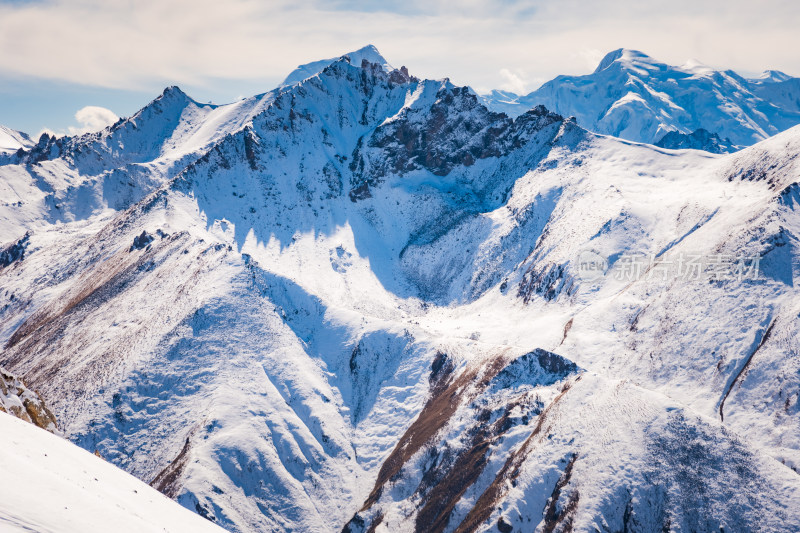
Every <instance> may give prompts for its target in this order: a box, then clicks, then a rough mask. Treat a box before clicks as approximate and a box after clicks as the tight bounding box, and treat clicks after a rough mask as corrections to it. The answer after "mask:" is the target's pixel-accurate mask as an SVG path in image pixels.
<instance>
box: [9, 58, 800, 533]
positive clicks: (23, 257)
mask: <svg viewBox="0 0 800 533" xmlns="http://www.w3.org/2000/svg"><path fill="white" fill-rule="evenodd" d="M352 56H353V54H348V55H346V57H344V58H342V59H339V60H336V61H334V62H332V63H330V64H328V65H327V66H325V67H324V68H323V69H322V70H321V71H319V72H317V73H315V74H313V75H311V76H310V77H307V78H304V79H302V81H298V82H297V83H292V84H290V85H286V86H283V87H281V88H279V89H276V90H275V91H272V92H269V93H266V94H264V95H259V96H256V97H253V98H251V99H247V100H244V101H242V102H237V103H236V104H231V105H228V106H207V105H201V104H198V103H196V102H194V101H193V100H191V99H190V98H189V97H188V96H186V95H185V94H183V93H182V92H180V91H179V90H178V89H176V88H170V89H168V90H166V91H165V93H164V94H163V95H161V96H160V97H159V98H157V99H156V100H154V101H153V102H152V103H150V104H149V105H148V106H146V107H145V108H144V109H143V110H142V111H140V112H139V113H138V114H137V115H135V116H134V117H131V118H129V119H123V120H121V121H120V122H119V123H118V124H115V125H114V126H111V127H109V128H107V129H106V130H104V131H102V132H99V133H97V134H89V135H84V136H82V137H77V138H64V139H55V140H54V139H50V138H44V139H42V140H40V142H39V143H38V144H37V145H36V146H35V147H33V148H32V149H30V150H28V151H26V152H25V153H23V154H20V155H19V156H17V157H15V158H14V159H13V160H11V159H9V160H7V161H6V163H5V164H4V165H2V166H0V183H2V187H3V188H4V189H3V198H4V199H5V198H8V200H6V201H5V202H4V203H3V204H2V205H0V221H2V225H0V228H2V230H3V237H2V239H3V240H4V241H5V242H6V244H5V245H4V246H3V253H4V254H5V255H3V256H2V257H5V258H7V260H4V262H3V266H2V268H0V287H2V288H1V289H0V298H2V302H1V303H0V342H2V343H3V350H2V352H0V365H2V366H4V367H7V368H9V370H10V371H12V372H15V373H18V374H21V375H23V376H25V379H26V382H27V383H28V384H29V385H30V386H31V387H33V388H35V389H36V390H38V391H39V393H40V394H41V395H42V397H43V398H44V399H45V400H46V401H47V403H48V405H50V406H51V408H52V410H53V411H54V413H55V414H56V417H57V419H58V420H59V424H60V427H61V429H62V431H63V432H64V434H65V435H66V436H67V437H68V438H69V439H70V440H72V441H73V442H74V443H76V444H78V445H79V446H81V447H83V448H85V449H87V450H90V451H94V450H98V452H99V453H100V454H101V455H102V456H103V457H105V458H107V459H108V460H109V461H110V462H112V463H114V464H115V465H118V466H120V467H122V468H124V469H125V470H127V471H128V472H130V473H132V474H133V475H135V476H136V477H138V478H139V479H142V480H145V481H147V482H148V483H150V484H151V485H152V486H154V487H156V488H158V489H159V490H160V491H161V492H163V493H164V494H166V495H168V496H170V497H172V498H174V499H176V500H177V501H178V502H180V503H181V504H182V505H184V506H185V507H187V508H189V509H191V510H193V511H196V512H197V513H199V514H201V515H202V516H205V517H207V518H209V519H211V520H214V521H215V522H216V523H217V524H219V525H221V526H223V527H224V528H227V529H230V530H233V531H242V532H244V531H273V530H302V531H339V530H342V528H344V529H345V530H347V531H353V532H354V531H411V530H424V531H502V532H507V531H527V530H538V531H549V532H552V531H566V530H570V529H572V530H576V531H583V530H601V531H602V530H610V531H625V530H628V531H653V530H675V531H712V530H713V531H720V530H722V529H724V530H725V531H786V530H795V529H800V475H799V474H798V472H800V427H798V417H797V414H798V409H800V405H798V401H799V399H798V397H799V396H800V358H798V356H797V354H798V353H800V345H798V339H797V335H796V332H797V330H798V326H800V324H798V320H800V318H798V317H800V304H799V303H798V302H800V299H799V298H798V296H799V295H798V293H797V290H798V289H797V287H798V281H800V280H799V279H798V275H800V261H799V260H798V254H797V246H798V242H797V235H800V216H799V214H798V210H797V209H798V207H797V206H798V205H800V188H798V187H799V186H798V184H797V176H798V174H799V173H800V166H798V165H800V163H798V161H800V159H798V158H797V153H798V152H799V151H800V129H799V128H794V129H791V130H789V131H786V132H784V133H782V134H779V135H776V136H775V137H773V138H770V139H768V140H766V141H763V142H761V143H758V144H756V145H755V146H752V147H750V148H747V149H744V150H742V151H740V152H737V153H735V154H730V155H714V154H708V153H704V152H700V151H692V150H688V151H673V150H668V149H662V148H658V147H654V146H648V145H642V144H637V143H631V142H628V141H624V140H620V139H616V138H613V137H606V136H602V135H596V134H593V133H590V132H588V131H586V130H584V129H582V128H581V127H579V125H578V124H576V122H575V121H573V120H570V119H566V118H564V117H563V116H561V115H558V114H556V113H553V112H550V111H548V110H547V109H545V108H544V107H538V108H534V109H532V110H530V111H527V112H526V113H523V114H520V115H519V116H517V117H516V118H514V119H512V118H509V117H508V116H507V115H505V114H500V113H494V112H492V111H490V110H489V109H487V108H486V107H485V106H484V105H482V103H481V101H480V100H479V99H478V98H477V97H476V96H475V94H474V92H473V91H472V90H470V89H469V88H466V87H457V86H454V85H452V84H451V83H449V82H448V81H447V80H419V79H417V78H415V77H412V76H410V75H408V73H407V72H406V71H401V70H389V71H387V68H386V67H385V64H384V63H385V62H380V63H370V62H369V61H366V62H365V61H361V62H358V61H354V60H353V59H352Z"/></svg>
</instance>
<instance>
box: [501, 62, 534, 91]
mask: <svg viewBox="0 0 800 533" xmlns="http://www.w3.org/2000/svg"><path fill="white" fill-rule="evenodd" d="M500 76H502V78H503V79H504V80H505V81H503V83H501V84H500V86H499V88H500V89H502V90H504V91H511V92H512V93H516V94H525V93H526V92H527V89H528V81H527V80H526V79H525V73H524V72H523V71H522V70H520V69H517V70H515V71H513V72H512V71H510V70H509V69H507V68H501V69H500Z"/></svg>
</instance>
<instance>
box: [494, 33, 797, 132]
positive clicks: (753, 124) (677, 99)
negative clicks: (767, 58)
mask: <svg viewBox="0 0 800 533" xmlns="http://www.w3.org/2000/svg"><path fill="white" fill-rule="evenodd" d="M798 96H800V79H798V78H790V77H789V76H787V75H786V74H783V73H781V72H776V71H767V72H765V74H764V76H762V77H761V78H757V79H745V78H743V77H742V76H739V75H738V74H736V73H735V72H733V71H731V70H725V71H718V70H714V69H712V68H710V67H708V66H705V65H703V64H702V63H699V62H697V61H690V62H687V63H686V64H684V65H682V66H671V65H666V64H664V63H661V62H659V61H657V60H655V59H654V58H652V57H649V56H647V55H645V54H643V53H642V52H639V51H636V50H628V49H619V50H615V51H613V52H610V53H609V54H608V55H606V56H605V57H604V58H603V60H602V61H601V62H600V64H599V65H598V67H597V68H596V69H595V71H594V72H593V73H591V74H587V75H584V76H558V77H556V78H555V79H553V80H551V81H549V82H547V83H545V84H544V85H542V86H541V87H540V88H539V89H537V90H535V91H533V92H531V93H529V94H527V95H524V96H518V95H515V94H513V93H509V92H501V91H495V92H492V93H490V94H488V95H485V96H484V97H483V100H484V102H485V103H486V104H487V105H488V106H489V107H490V108H491V109H494V110H497V111H502V112H505V113H507V114H509V115H510V116H517V115H518V114H520V113H522V112H524V111H526V110H527V109H530V108H532V107H534V106H536V105H544V106H545V107H547V108H548V109H551V110H553V111H555V112H556V113H559V114H561V115H564V116H574V117H576V118H577V121H578V124H580V125H581V126H583V127H584V128H587V129H589V130H591V131H596V132H598V133H603V134H607V135H614V136H616V137H621V138H623V139H628V140H632V141H638V142H646V143H655V142H656V141H658V140H659V139H661V138H662V137H664V135H666V134H667V133H668V132H671V131H677V132H680V133H684V134H690V133H692V132H693V131H695V130H698V129H700V128H702V129H705V130H708V131H709V132H711V133H716V134H717V135H719V136H720V137H721V138H723V139H724V138H730V139H731V141H733V143H734V144H735V145H738V146H740V147H741V146H749V145H752V144H754V143H756V142H758V141H760V140H763V139H766V138H767V137H770V136H772V135H775V134H776V133H778V132H781V131H784V130H786V129H788V128H791V127H792V126H795V125H797V124H800V104H798V102H800V100H798Z"/></svg>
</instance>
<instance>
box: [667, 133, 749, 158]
mask: <svg viewBox="0 0 800 533" xmlns="http://www.w3.org/2000/svg"><path fill="white" fill-rule="evenodd" d="M655 145H656V146H658V147H659V148H669V149H671V150H686V149H691V150H703V151H705V152H708V153H711V154H729V153H731V152H735V150H734V149H733V143H731V141H730V139H724V140H723V139H720V138H719V135H717V134H716V133H711V132H709V131H707V130H704V129H702V128H701V129H699V130H695V131H693V132H692V133H689V134H686V133H680V132H677V131H671V132H669V133H667V134H666V135H664V136H663V137H662V138H661V139H660V140H659V141H658V142H657V143H655Z"/></svg>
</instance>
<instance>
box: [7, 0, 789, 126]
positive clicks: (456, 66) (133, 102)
mask: <svg viewBox="0 0 800 533" xmlns="http://www.w3.org/2000/svg"><path fill="white" fill-rule="evenodd" d="M798 26H800V3H798V2H796V1H783V0H766V1H762V2H757V3H756V2H750V1H747V2H745V1H741V0H729V1H725V2H723V1H717V0H712V1H705V2H702V1H700V2H699V1H697V0H694V1H688V0H673V1H671V2H663V3H657V4H656V3H643V2H631V1H622V0H597V1H594V2H583V1H578V0H561V1H558V2H556V1H552V0H547V1H545V0H535V1H528V2H523V1H517V0H495V1H491V2H481V1H475V0H462V1H459V2H456V1H441V2H436V1H432V0H427V1H422V0H407V1H404V2H371V1H366V0H333V1H322V0H295V1H284V0H273V1H268V2H258V1H256V0H228V1H226V2H219V1H217V0H214V1H212V0H192V1H189V0H170V1H168V2H164V1H157V0H137V1H133V0H105V1H102V0H35V1H29V0H11V1H9V0H0V49H1V50H3V54H0V124H5V125H8V126H11V127H13V128H16V129H21V130H23V131H26V132H28V133H30V134H32V135H36V134H38V133H39V132H40V131H42V130H43V129H49V130H51V131H56V132H60V133H63V132H68V131H75V130H76V128H77V129H79V128H81V124H79V122H78V121H77V119H76V118H75V113H76V112H77V111H78V110H79V109H82V108H83V107H85V106H99V107H102V108H107V109H109V110H111V111H113V114H115V115H120V116H126V115H130V114H132V113H133V112H135V111H136V110H137V109H139V108H140V107H142V106H143V105H145V104H146V103H147V102H149V101H150V100H152V99H153V98H154V97H155V96H157V95H158V94H159V93H160V92H161V90H162V89H163V88H164V87H165V86H167V85H180V86H181V87H182V88H183V89H184V90H185V91H186V92H187V93H189V94H190V95H191V96H192V97H194V98H195V99H197V100H200V101H214V102H215V103H224V102H229V101H233V100H235V99H236V98H238V97H240V96H245V95H251V94H256V93H261V92H265V91H267V90H270V89H272V88H273V87H275V86H276V85H277V84H278V83H279V82H280V81H281V80H282V79H283V78H284V77H285V76H286V74H288V73H289V72H290V71H291V70H292V69H293V68H294V67H295V66H297V65H298V64H301V63H307V62H310V61H313V60H315V59H321V58H325V57H332V56H336V55H340V54H342V53H345V52H347V51H349V50H354V49H357V48H360V47H362V46H364V45H365V44H368V43H372V44H375V45H376V46H377V47H378V49H379V50H380V51H381V52H382V53H383V55H384V56H385V57H386V58H387V59H388V60H389V62H390V63H392V64H394V65H397V66H399V65H407V66H408V67H409V69H410V70H411V72H412V73H414V74H416V75H417V76H421V77H429V78H441V77H445V76H447V77H450V78H451V79H452V80H453V82H455V83H458V84H465V85H472V86H473V87H475V88H476V89H478V90H479V91H484V90H488V89H492V88H504V89H507V90H515V91H517V92H525V91H530V90H533V89H535V88H536V87H538V85H540V84H541V83H543V82H544V81H546V80H548V79H550V78H552V77H554V76H555V75H557V74H581V73H588V72H591V70H592V69H593V68H594V66H595V65H596V63H597V62H598V61H599V60H600V58H601V57H602V56H603V55H604V54H605V53H606V52H608V51H611V50H613V49H616V48H620V47H626V48H635V49H638V50H642V51H644V52H646V53H648V54H650V55H652V56H654V57H656V58H658V59H660V60H662V61H665V62H667V63H671V64H677V65H679V64H682V63H684V62H685V61H686V60H688V59H690V58H694V59H699V60H700V61H702V62H704V63H706V64H708V65H710V66H713V67H717V68H732V69H734V70H737V71H739V72H742V73H745V74H753V73H756V72H760V71H762V70H764V69H767V68H774V69H778V70H783V71H785V72H787V73H789V74H793V75H800V54H797V50H798V48H800V37H798V31H797V27H798ZM109 116H113V115H109ZM70 128H72V130H70Z"/></svg>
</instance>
